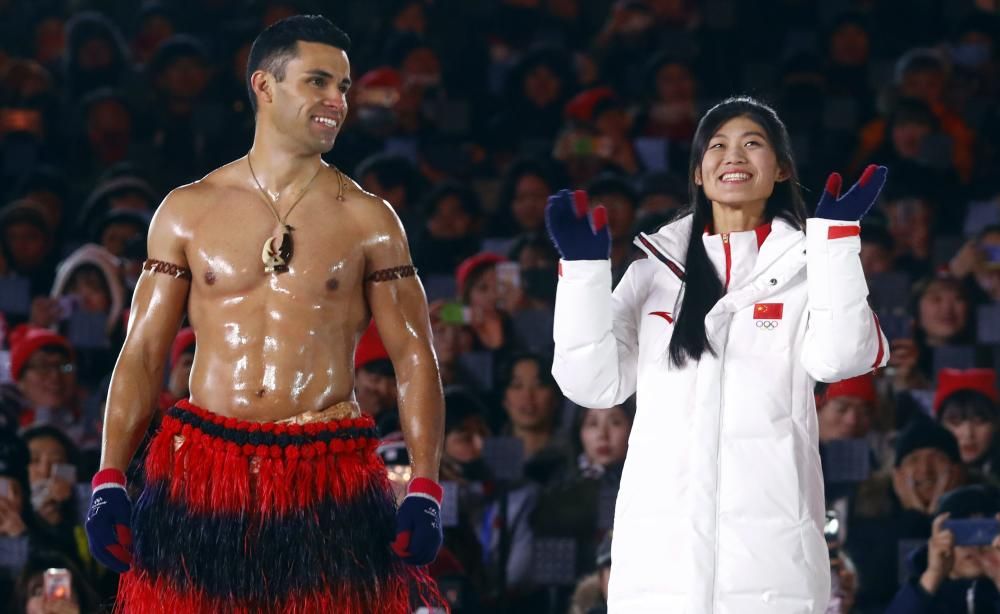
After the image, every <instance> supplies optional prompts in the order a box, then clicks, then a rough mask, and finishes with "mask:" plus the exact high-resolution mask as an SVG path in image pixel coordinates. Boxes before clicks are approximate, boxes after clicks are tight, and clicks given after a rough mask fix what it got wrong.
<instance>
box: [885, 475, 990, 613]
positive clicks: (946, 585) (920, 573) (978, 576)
mask: <svg viewBox="0 0 1000 614" xmlns="http://www.w3.org/2000/svg"><path fill="white" fill-rule="evenodd" d="M973 519H980V520H988V519H996V520H997V522H996V523H990V524H987V523H980V525H983V526H986V527H989V526H992V529H988V528H987V529H984V533H983V534H982V535H977V534H976V533H973V532H972V531H969V530H968V529H967V527H969V526H970V525H969V524H968V521H970V520H973ZM997 528H1000V492H998V491H997V489H996V488H995V487H992V486H965V487H963V488H958V489H956V490H953V491H951V492H949V493H946V494H945V495H944V496H943V497H942V498H941V502H940V503H939V505H938V509H937V515H936V516H935V517H934V523H933V525H932V528H931V537H930V539H928V540H927V545H926V546H924V547H923V548H920V549H919V550H917V551H916V552H914V553H913V554H912V555H911V557H910V560H909V569H910V577H909V579H908V580H907V581H906V582H905V583H903V585H902V587H900V589H899V591H898V592H897V593H896V596H895V597H894V598H893V600H892V603H891V604H890V605H889V608H888V609H887V610H886V614H952V613H957V612H976V613H977V614H985V613H996V612H1000V590H998V589H1000V535H998V533H997Z"/></svg>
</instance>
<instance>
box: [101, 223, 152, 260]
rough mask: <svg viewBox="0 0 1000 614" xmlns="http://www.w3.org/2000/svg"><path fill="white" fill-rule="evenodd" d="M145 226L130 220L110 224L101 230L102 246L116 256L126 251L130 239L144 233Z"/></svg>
mask: <svg viewBox="0 0 1000 614" xmlns="http://www.w3.org/2000/svg"><path fill="white" fill-rule="evenodd" d="M142 232H143V228H141V227H140V226H136V225H135V224H132V223H130V222H117V223H114V224H108V225H107V226H106V227H105V228H104V230H103V231H102V232H101V247H103V248H104V249H106V250H108V251H109V252H111V253H112V254H114V255H115V256H121V255H122V254H123V253H124V252H125V245H126V244H127V243H128V242H129V240H130V239H132V238H133V237H136V236H138V235H140V234H142Z"/></svg>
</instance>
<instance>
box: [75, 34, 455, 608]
mask: <svg viewBox="0 0 1000 614" xmlns="http://www.w3.org/2000/svg"><path fill="white" fill-rule="evenodd" d="M349 46H350V40H349V38H348V37H347V35H346V34H344V33H343V32H342V31H340V30H339V29H337V28H336V27H335V26H334V25H333V24H331V23H330V22H329V21H327V20H326V19H324V18H322V17H318V16H299V17H292V18H289V19H286V20H283V21H281V22H278V23H276V24H275V25H273V26H271V27H270V28H268V29H267V30H265V31H264V32H263V33H261V35H260V36H259V37H258V38H257V40H256V41H255V42H254V46H253V49H252V51H251V53H250V58H249V66H248V70H247V73H248V89H249V91H250V98H251V103H252V104H253V105H254V108H255V110H256V115H257V124H256V131H255V134H254V143H253V146H252V148H251V149H250V152H249V153H248V155H247V156H245V157H243V158H241V159H239V160H236V161H234V162H232V163H229V164H227V165H225V166H223V167H222V168H219V169H217V170H215V171H213V172H211V173H210V174H209V175H207V176H206V177H205V178H203V179H202V180H200V181H197V182H195V183H192V184H190V185H186V186H183V187H180V188H177V189H176V190H174V191H172V192H171V193H170V194H169V195H168V196H167V197H166V199H165V200H164V201H163V203H162V204H161V205H160V207H159V209H158V210H157V213H156V216H155V217H154V219H153V222H152V225H151V227H150V231H149V258H150V259H149V260H148V261H147V262H146V264H145V265H144V269H145V270H144V271H143V274H142V276H141V278H140V279H139V282H138V285H137V287H136V290H135V297H134V299H133V304H132V311H131V318H130V319H131V321H130V325H129V330H128V336H127V338H126V340H125V345H124V347H123V349H122V352H121V356H120V357H119V359H118V363H117V365H116V367H115V371H114V374H113V377H112V380H111V389H110V392H109V396H108V403H107V413H106V416H105V422H104V441H103V450H102V457H101V471H100V472H99V473H98V474H97V475H96V476H95V477H94V482H93V483H94V495H93V500H92V506H91V511H90V514H89V515H88V521H87V532H88V536H89V538H90V544H91V550H92V552H93V554H94V556H95V557H96V558H97V559H98V560H100V561H102V562H103V563H104V564H105V565H107V566H108V567H111V568H112V569H115V570H116V571H119V572H121V573H123V574H124V575H123V576H122V578H121V583H120V588H119V601H120V602H122V603H124V605H125V608H126V610H127V611H129V612H137V611H142V612H146V611H156V612H159V611H165V612H167V611H169V612H178V611H184V612H220V611H231V609H232V607H234V605H237V606H239V607H241V608H246V610H245V611H253V612H263V611H296V612H299V611H315V612H321V611H322V612H328V611H336V612H375V611H378V612H396V611H409V610H408V609H407V604H406V598H407V583H408V582H411V583H412V581H413V580H414V579H417V580H420V579H422V578H426V576H424V575H423V574H422V572H421V571H420V570H419V569H418V568H415V567H409V566H407V565H404V564H403V563H402V562H403V561H405V562H406V563H410V564H411V565H423V564H426V563H428V562H430V561H431V560H433V558H434V557H435V555H436V553H437V550H438V548H439V547H440V545H441V539H442V537H441V525H440V522H439V521H438V518H439V507H440V498H441V489H440V486H438V484H437V482H436V480H437V476H438V466H439V462H440V450H441V447H442V438H443V402H442V393H441V383H440V378H439V375H438V368H437V362H436V359H435V356H434V353H433V350H432V346H431V341H430V334H431V333H430V325H429V320H428V314H427V304H426V298H425V296H424V292H423V289H422V287H421V285H420V282H419V280H418V279H417V277H416V276H415V271H414V269H413V267H412V266H411V264H410V263H411V260H410V254H409V249H408V246H407V242H406V237H405V236H404V233H403V229H402V226H401V224H400V222H399V220H398V219H397V217H396V215H395V214H394V213H393V210H392V208H391V207H390V206H389V205H388V204H387V203H386V202H385V201H383V200H381V199H379V198H376V197H374V196H372V195H371V194H368V193H366V192H364V191H362V190H361V189H360V188H359V187H358V185H357V184H356V183H355V182H354V181H352V180H350V179H349V178H347V177H346V176H345V175H344V174H342V173H341V172H340V171H339V170H337V169H336V168H333V167H330V166H328V165H326V164H325V163H324V162H323V161H322V159H321V157H320V156H321V155H322V154H323V153H325V152H327V151H329V150H330V149H331V148H332V147H333V144H334V140H335V139H336V136H337V132H338V130H339V127H340V126H341V124H342V123H343V120H344V118H345V116H346V113H347V90H348V88H349V87H350V85H351V80H350V63H349V61H348V56H347V51H348V48H349ZM185 310H186V311H187V313H188V316H189V319H190V321H191V324H192V325H193V327H194V328H195V330H196V332H197V336H198V345H197V350H196V354H195V358H194V364H193V367H192V371H191V386H190V390H191V397H190V400H189V402H183V401H182V402H181V403H179V404H178V406H176V407H174V408H172V409H171V410H169V411H168V413H167V415H166V416H165V417H164V419H163V424H162V425H161V426H160V428H159V430H158V432H157V434H156V436H155V437H154V438H153V440H152V441H151V443H150V446H149V451H148V453H147V458H146V460H145V470H146V485H145V488H144V490H143V493H142V495H141V496H140V497H139V499H138V500H137V503H136V509H135V513H134V515H133V514H132V511H131V507H132V506H131V503H130V501H129V499H128V496H127V494H126V491H125V476H124V474H123V473H122V470H123V469H125V468H126V467H127V466H128V464H129V461H130V459H131V458H132V456H133V455H134V454H135V452H136V449H137V448H138V447H139V445H140V442H141V441H142V439H143V436H144V434H145V432H146V429H147V427H148V425H149V424H150V420H151V417H152V415H153V408H154V406H155V399H156V398H157V394H158V392H159V391H160V387H161V382H162V374H163V366H164V365H163V363H164V356H165V354H166V352H167V349H168V348H169V346H170V343H171V341H172V339H173V338H174V335H175V333H176V331H177V329H178V326H179V325H180V322H181V319H182V317H183V315H184V313H185ZM372 317H374V320H375V323H376V326H377V327H378V330H379V333H380V335H381V337H382V340H383V342H384V344H385V347H386V349H387V351H388V353H389V356H390V357H391V359H392V362H393V365H394V367H395V370H396V373H397V378H398V381H399V405H400V415H401V420H402V425H403V431H404V434H405V437H406V441H407V443H408V445H409V448H410V455H411V459H412V464H413V475H414V479H413V481H412V482H411V486H410V490H409V492H410V494H409V495H408V496H407V498H406V499H404V501H403V502H402V504H401V505H400V506H399V510H398V512H397V513H396V521H395V527H393V520H392V514H393V513H394V506H393V504H392V499H391V497H392V495H391V490H390V489H389V487H388V482H387V481H386V477H385V473H384V469H383V468H382V467H381V463H380V462H378V461H377V457H376V456H375V452H374V450H375V445H376V443H377V440H376V438H375V437H376V436H375V432H374V428H373V423H372V422H371V420H370V419H369V418H364V417H361V413H360V410H359V409H358V406H357V403H355V402H354V393H353V385H354V382H353V379H354V373H353V369H352V365H353V355H354V348H355V344H356V343H357V340H358V338H359V336H360V334H361V332H362V331H363V330H364V329H365V327H366V325H367V324H368V322H369V320H370V318H372ZM387 514H388V517H387ZM130 521H131V522H130ZM386 525H388V527H386ZM133 528H134V530H135V547H134V552H133V549H132V544H131V542H132V529H133ZM125 572H128V573H125ZM425 587H426V585H425ZM239 611H244V610H242V609H240V610H239Z"/></svg>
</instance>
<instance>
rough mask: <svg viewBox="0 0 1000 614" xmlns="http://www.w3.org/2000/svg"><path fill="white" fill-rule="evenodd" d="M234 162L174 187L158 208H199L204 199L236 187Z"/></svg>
mask: <svg viewBox="0 0 1000 614" xmlns="http://www.w3.org/2000/svg"><path fill="white" fill-rule="evenodd" d="M236 162H238V161H236ZM236 162H230V163H229V164H226V165H225V166H221V167H219V168H217V169H215V170H213V171H212V172H210V173H209V174H207V175H205V176H204V177H202V178H201V179H197V180H195V181H192V182H191V183H186V184H184V185H181V186H178V187H176V188H174V189H173V190H171V191H170V193H168V194H167V196H166V198H164V199H163V203H162V204H161V205H160V209H163V208H168V209H170V210H171V212H174V213H183V212H185V211H186V210H189V209H192V208H199V209H200V208H201V206H203V205H204V201H205V200H206V199H215V198H218V197H219V196H220V195H221V194H222V193H223V192H225V191H226V190H231V189H235V188H237V187H238V185H237V184H236V183H235V180H234V174H233V169H232V167H233V166H234V165H235V164H236Z"/></svg>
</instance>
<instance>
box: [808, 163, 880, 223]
mask: <svg viewBox="0 0 1000 614" xmlns="http://www.w3.org/2000/svg"><path fill="white" fill-rule="evenodd" d="M888 172H889V169H887V168H886V167H884V166H877V165H875V164H870V165H869V166H868V167H867V168H865V170H864V172H863V173H861V179H858V182H857V183H855V184H854V186H853V187H851V189H850V190H848V191H847V194H844V195H843V196H840V186H841V183H842V182H843V180H842V179H841V178H840V173H832V174H831V175H830V177H829V178H828V179H827V180H826V189H825V190H823V196H822V197H821V198H820V199H819V204H818V205H816V217H818V218H823V219H825V220H839V221H842V222H857V221H860V220H861V218H862V217H864V216H865V214H866V213H868V210H869V209H871V207H872V205H873V204H875V200H876V199H877V198H878V195H879V192H881V191H882V186H884V185H885V178H886V175H887V174H888Z"/></svg>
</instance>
